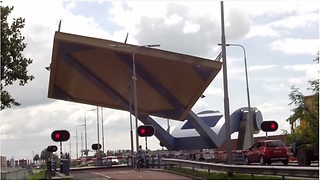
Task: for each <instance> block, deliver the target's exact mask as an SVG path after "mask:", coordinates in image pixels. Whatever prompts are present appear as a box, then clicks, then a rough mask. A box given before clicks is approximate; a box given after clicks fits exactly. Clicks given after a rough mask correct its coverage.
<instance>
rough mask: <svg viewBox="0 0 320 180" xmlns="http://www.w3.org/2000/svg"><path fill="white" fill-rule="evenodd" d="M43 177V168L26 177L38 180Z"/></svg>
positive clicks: (29, 179)
mask: <svg viewBox="0 0 320 180" xmlns="http://www.w3.org/2000/svg"><path fill="white" fill-rule="evenodd" d="M38 179H45V170H44V169H41V170H40V171H39V172H38V173H34V174H33V175H31V176H29V177H28V180H38Z"/></svg>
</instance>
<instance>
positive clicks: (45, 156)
mask: <svg viewBox="0 0 320 180" xmlns="http://www.w3.org/2000/svg"><path fill="white" fill-rule="evenodd" d="M49 158H50V152H48V151H47V148H44V149H43V150H42V151H41V154H40V159H42V160H45V161H47V160H48V159H49Z"/></svg>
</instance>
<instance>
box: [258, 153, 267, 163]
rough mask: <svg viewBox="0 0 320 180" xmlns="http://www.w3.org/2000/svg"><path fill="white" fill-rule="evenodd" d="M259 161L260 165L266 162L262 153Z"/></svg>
mask: <svg viewBox="0 0 320 180" xmlns="http://www.w3.org/2000/svg"><path fill="white" fill-rule="evenodd" d="M259 162H260V165H265V164H266V162H265V161H264V159H263V157H262V155H260V158H259Z"/></svg>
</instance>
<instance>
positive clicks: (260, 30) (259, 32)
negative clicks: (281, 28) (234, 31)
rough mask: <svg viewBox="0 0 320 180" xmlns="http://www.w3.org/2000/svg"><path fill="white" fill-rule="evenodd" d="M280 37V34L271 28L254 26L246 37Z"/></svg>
mask: <svg viewBox="0 0 320 180" xmlns="http://www.w3.org/2000/svg"><path fill="white" fill-rule="evenodd" d="M259 36H260V37H279V36H280V34H279V33H278V32H277V31H276V30H274V29H273V28H271V27H269V26H262V25H257V26H252V27H251V28H250V32H249V33H248V34H247V35H246V37H245V38H253V37H259Z"/></svg>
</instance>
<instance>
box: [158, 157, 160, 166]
mask: <svg viewBox="0 0 320 180" xmlns="http://www.w3.org/2000/svg"><path fill="white" fill-rule="evenodd" d="M158 168H160V155H159V154H158Z"/></svg>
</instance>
